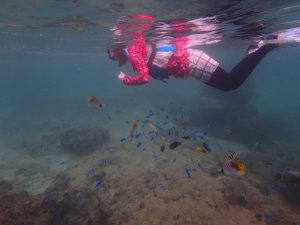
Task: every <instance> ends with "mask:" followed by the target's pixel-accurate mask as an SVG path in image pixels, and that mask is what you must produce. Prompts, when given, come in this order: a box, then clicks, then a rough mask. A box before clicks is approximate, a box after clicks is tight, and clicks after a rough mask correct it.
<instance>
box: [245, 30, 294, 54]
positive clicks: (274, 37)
mask: <svg viewBox="0 0 300 225" xmlns="http://www.w3.org/2000/svg"><path fill="white" fill-rule="evenodd" d="M299 43H300V27H296V28H290V29H286V30H281V31H278V32H276V34H274V33H273V34H268V35H264V36H262V37H261V38H260V39H259V40H257V41H256V42H254V43H252V44H250V46H249V47H248V49H247V52H248V54H251V53H253V52H256V51H257V50H258V49H260V48H261V47H262V46H264V45H273V46H274V47H278V46H279V45H282V44H287V45H294V44H297V45H298V44H299Z"/></svg>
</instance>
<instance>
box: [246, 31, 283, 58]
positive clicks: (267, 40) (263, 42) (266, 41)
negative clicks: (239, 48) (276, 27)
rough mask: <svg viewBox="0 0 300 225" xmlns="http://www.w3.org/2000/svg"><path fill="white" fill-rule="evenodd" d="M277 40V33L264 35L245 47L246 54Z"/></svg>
mask: <svg viewBox="0 0 300 225" xmlns="http://www.w3.org/2000/svg"><path fill="white" fill-rule="evenodd" d="M277 40H278V35H277V34H268V35H265V36H263V37H262V38H261V39H260V40H259V41H257V42H254V43H252V44H250V45H249V47H248V49H247V53H248V54H251V53H254V52H256V51H257V50H258V49H260V48H261V47H262V46H264V45H266V44H273V45H274V44H275V43H276V42H277Z"/></svg>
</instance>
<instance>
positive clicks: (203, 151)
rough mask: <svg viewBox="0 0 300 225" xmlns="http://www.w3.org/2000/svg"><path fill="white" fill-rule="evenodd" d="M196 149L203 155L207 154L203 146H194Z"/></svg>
mask: <svg viewBox="0 0 300 225" xmlns="http://www.w3.org/2000/svg"><path fill="white" fill-rule="evenodd" d="M196 151H197V152H201V153H204V154H205V155H206V154H207V151H206V149H205V148H204V147H203V146H197V147H196Z"/></svg>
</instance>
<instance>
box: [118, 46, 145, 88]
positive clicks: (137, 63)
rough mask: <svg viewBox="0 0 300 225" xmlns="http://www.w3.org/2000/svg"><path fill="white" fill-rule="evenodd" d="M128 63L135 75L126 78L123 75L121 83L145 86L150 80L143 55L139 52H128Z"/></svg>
mask: <svg viewBox="0 0 300 225" xmlns="http://www.w3.org/2000/svg"><path fill="white" fill-rule="evenodd" d="M129 61H130V62H131V64H132V66H133V67H134V68H135V70H136V72H137V74H136V75H135V76H133V77H132V76H128V75H126V74H124V76H123V78H122V81H123V83H124V84H125V85H141V84H146V83H148V82H149V80H150V75H149V69H148V65H147V62H146V61H145V59H144V56H143V54H141V53H140V51H138V50H137V51H130V52H129Z"/></svg>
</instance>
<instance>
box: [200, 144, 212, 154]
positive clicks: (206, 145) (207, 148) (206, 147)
mask: <svg viewBox="0 0 300 225" xmlns="http://www.w3.org/2000/svg"><path fill="white" fill-rule="evenodd" d="M202 146H203V147H204V148H205V150H206V151H208V152H211V149H210V147H209V146H208V144H206V143H205V142H203V143H202Z"/></svg>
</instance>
